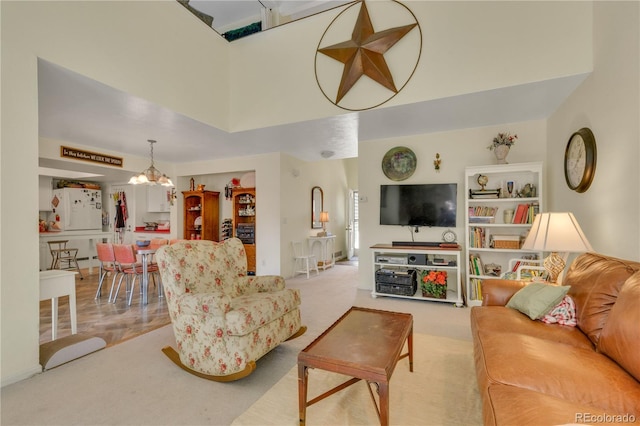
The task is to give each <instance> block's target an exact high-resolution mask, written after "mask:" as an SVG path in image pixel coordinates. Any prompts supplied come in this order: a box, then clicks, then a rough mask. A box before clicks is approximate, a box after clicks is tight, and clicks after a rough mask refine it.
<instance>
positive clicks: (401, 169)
mask: <svg viewBox="0 0 640 426" xmlns="http://www.w3.org/2000/svg"><path fill="white" fill-rule="evenodd" d="M417 164H418V159H417V158H416V154H415V153H414V152H413V151H411V150H410V149H409V148H407V147H404V146H397V147H395V148H391V149H390V150H389V151H387V153H386V154H385V155H384V157H383V158H382V171H383V172H384V175H385V176H386V177H388V178H389V179H391V180H395V181H400V180H405V179H408V178H409V177H411V175H412V174H413V172H415V171H416V166H417Z"/></svg>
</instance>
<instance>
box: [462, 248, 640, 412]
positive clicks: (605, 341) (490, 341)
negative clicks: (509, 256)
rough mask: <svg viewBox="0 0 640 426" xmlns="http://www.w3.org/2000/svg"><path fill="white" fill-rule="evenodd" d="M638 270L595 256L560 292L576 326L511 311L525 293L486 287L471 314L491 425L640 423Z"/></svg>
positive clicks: (508, 285)
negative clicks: (573, 310)
mask: <svg viewBox="0 0 640 426" xmlns="http://www.w3.org/2000/svg"><path fill="white" fill-rule="evenodd" d="M639 270H640V263H638V262H631V261H626V260H621V259H616V258H613V257H607V256H603V255H599V254H594V253H587V254H583V255H580V256H579V257H578V258H576V260H575V261H574V262H573V263H572V264H571V266H570V268H569V271H568V272H567V275H566V277H565V279H564V280H563V282H562V285H565V286H571V288H570V290H569V292H568V295H569V296H571V297H572V298H573V300H574V302H575V305H576V319H577V324H578V325H577V327H569V326H564V325H558V324H546V323H543V322H541V321H533V320H531V319H530V318H529V317H528V316H526V315H524V314H522V313H520V312H518V311H517V310H515V309H511V308H508V307H505V305H506V304H507V302H508V301H509V299H510V298H511V296H512V295H513V294H514V293H515V292H517V291H518V290H519V289H520V288H522V287H523V286H524V285H526V283H525V282H521V281H512V280H487V281H485V282H483V287H482V289H483V303H482V306H476V307H473V308H472V309H471V329H472V334H473V342H474V356H475V365H476V374H477V379H478V388H479V390H480V394H481V396H482V403H483V406H482V412H483V418H484V424H485V425H557V424H568V423H571V424H585V423H586V424H594V423H597V424H612V423H640V272H638V271H639Z"/></svg>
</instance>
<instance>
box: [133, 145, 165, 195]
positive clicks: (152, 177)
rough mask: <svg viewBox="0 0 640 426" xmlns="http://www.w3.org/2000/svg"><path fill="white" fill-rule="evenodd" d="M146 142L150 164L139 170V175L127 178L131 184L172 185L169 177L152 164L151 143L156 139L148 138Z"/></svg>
mask: <svg viewBox="0 0 640 426" xmlns="http://www.w3.org/2000/svg"><path fill="white" fill-rule="evenodd" d="M148 142H149V145H150V147H151V166H149V168H148V169H146V170H143V171H142V172H140V174H139V175H136V176H132V177H131V179H129V183H130V184H133V185H139V184H144V183H146V184H147V185H162V186H173V182H171V179H169V177H168V176H167V175H165V174H164V173H161V172H160V170H158V169H156V168H155V167H154V165H153V144H154V143H156V141H154V140H152V139H149V140H148Z"/></svg>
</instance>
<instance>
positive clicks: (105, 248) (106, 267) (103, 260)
mask: <svg viewBox="0 0 640 426" xmlns="http://www.w3.org/2000/svg"><path fill="white" fill-rule="evenodd" d="M96 251H97V252H98V261H99V262H100V272H99V274H98V277H99V279H98V291H96V297H95V299H98V298H99V297H100V296H101V295H102V284H103V282H104V279H105V277H106V276H107V274H113V280H112V282H111V288H113V283H114V282H115V280H116V277H117V276H118V274H119V273H120V272H119V271H118V267H117V266H116V255H115V253H114V252H113V244H111V243H96Z"/></svg>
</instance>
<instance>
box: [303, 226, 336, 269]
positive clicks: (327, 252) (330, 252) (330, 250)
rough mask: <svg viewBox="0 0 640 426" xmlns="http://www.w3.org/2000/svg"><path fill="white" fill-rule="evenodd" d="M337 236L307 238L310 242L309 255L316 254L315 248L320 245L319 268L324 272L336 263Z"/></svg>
mask: <svg viewBox="0 0 640 426" xmlns="http://www.w3.org/2000/svg"><path fill="white" fill-rule="evenodd" d="M335 239H336V236H335V235H327V236H326V237H307V240H308V242H309V253H310V254H314V251H313V249H314V246H315V245H316V244H320V255H319V256H318V257H317V259H318V268H322V270H323V271H324V270H325V269H327V268H331V267H332V266H333V265H335V263H336V258H335V254H334V252H335V250H334V245H335Z"/></svg>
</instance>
